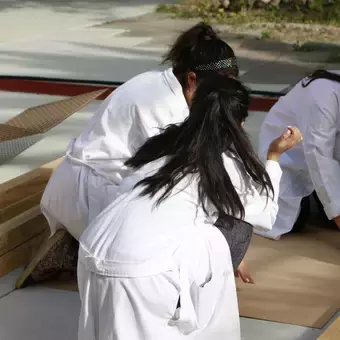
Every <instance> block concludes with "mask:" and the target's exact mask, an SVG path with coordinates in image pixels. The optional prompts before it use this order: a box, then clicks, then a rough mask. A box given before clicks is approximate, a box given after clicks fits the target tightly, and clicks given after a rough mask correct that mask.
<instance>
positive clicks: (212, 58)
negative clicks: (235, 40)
mask: <svg viewBox="0 0 340 340" xmlns="http://www.w3.org/2000/svg"><path fill="white" fill-rule="evenodd" d="M228 58H235V53H234V51H233V49H232V48H231V47H230V46H229V45H228V44H227V43H225V42H224V41H223V40H221V39H220V37H219V36H218V35H217V33H216V31H214V29H213V28H212V27H211V26H210V25H208V24H206V23H204V22H201V23H199V24H197V25H195V26H194V27H192V28H190V29H189V30H187V31H185V32H183V33H182V34H181V35H180V36H179V37H178V38H177V40H176V41H175V43H174V44H173V45H172V46H171V48H170V50H169V51H168V53H167V54H166V55H165V56H164V59H163V64H165V63H170V64H171V65H172V67H173V70H174V74H175V75H176V76H177V78H178V79H179V81H180V83H181V84H182V86H183V87H185V86H186V83H185V82H186V75H187V73H188V72H195V73H196V75H197V77H198V78H203V77H205V76H206V75H209V73H214V74H216V73H219V74H224V75H228V76H232V77H237V76H238V73H239V70H238V67H237V65H235V66H234V67H231V68H224V69H220V70H216V71H197V70H196V67H197V66H200V65H207V64H210V63H215V62H218V61H220V60H224V59H228Z"/></svg>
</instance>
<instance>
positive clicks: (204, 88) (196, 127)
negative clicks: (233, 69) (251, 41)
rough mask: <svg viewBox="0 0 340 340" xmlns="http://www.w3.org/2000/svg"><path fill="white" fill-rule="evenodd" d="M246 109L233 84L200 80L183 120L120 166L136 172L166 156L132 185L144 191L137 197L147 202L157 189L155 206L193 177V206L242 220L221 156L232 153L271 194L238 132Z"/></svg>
mask: <svg viewBox="0 0 340 340" xmlns="http://www.w3.org/2000/svg"><path fill="white" fill-rule="evenodd" d="M248 104H249V93H248V91H247V89H246V88H245V87H244V86H243V85H242V84H241V83H240V82H239V81H237V80H235V79H232V78H229V77H227V76H222V75H217V76H216V75H215V76H214V77H212V78H206V79H205V80H203V81H202V82H201V83H200V84H199V85H198V88H197V90H196V93H195V95H194V99H193V102H192V106H191V109H190V114H189V117H188V118H187V119H186V120H185V121H184V122H183V123H182V124H180V125H170V126H168V127H167V128H166V129H165V130H163V132H162V133H160V134H159V135H156V136H154V137H151V138H150V139H148V140H147V142H146V143H145V144H144V145H143V146H142V147H141V148H140V149H139V150H138V151H137V153H136V154H135V155H134V156H133V157H132V158H130V159H129V160H128V161H127V162H126V163H125V164H126V165H127V166H129V167H132V168H135V169H138V168H140V167H142V166H143V165H145V164H147V163H149V162H151V161H154V160H156V159H159V158H161V157H164V156H167V158H166V163H165V164H164V165H163V166H162V167H161V168H160V169H159V170H158V171H157V172H156V173H155V174H154V175H151V176H149V177H147V178H145V179H143V180H142V181H140V182H139V183H137V185H136V186H142V187H144V190H143V191H142V193H141V195H150V196H151V197H153V196H155V195H156V194H157V193H158V192H159V191H160V190H162V189H163V190H162V195H161V196H160V198H159V199H158V200H157V204H160V203H161V202H162V201H163V200H164V199H166V198H167V197H168V196H169V195H170V194H171V191H172V189H173V188H174V187H175V186H176V184H177V183H179V182H180V181H181V180H182V179H183V178H184V177H185V176H187V175H188V174H197V175H198V178H199V180H198V195H199V203H200V204H201V205H202V206H203V209H204V211H205V213H207V209H206V203H207V202H208V201H209V202H211V203H212V204H213V205H214V206H215V207H216V208H217V211H218V213H219V215H220V216H225V215H226V214H229V215H232V216H238V217H240V218H244V207H243V205H242V202H241V200H240V198H239V195H238V194H237V192H236V190H235V188H234V186H233V184H232V181H231V179H230V177H229V175H228V172H227V171H226V169H225V166H224V163H223V158H222V153H223V152H226V151H228V150H229V151H232V152H235V153H236V154H237V155H238V157H239V158H240V159H241V160H242V162H243V165H244V168H245V170H246V172H247V173H248V174H249V175H250V176H251V178H252V179H253V180H254V181H255V182H256V183H258V184H260V185H261V186H262V188H263V190H265V191H266V192H267V195H269V192H270V191H271V192H273V187H272V184H271V181H270V178H269V175H268V174H267V172H266V171H265V168H264V166H263V164H262V163H261V161H260V160H259V159H258V157H257V156H256V153H255V152H254V150H253V148H252V146H251V143H250V141H249V139H248V136H247V134H246V132H245V131H244V129H243V127H242V122H244V120H245V119H246V117H247V116H248ZM227 170H228V169H227Z"/></svg>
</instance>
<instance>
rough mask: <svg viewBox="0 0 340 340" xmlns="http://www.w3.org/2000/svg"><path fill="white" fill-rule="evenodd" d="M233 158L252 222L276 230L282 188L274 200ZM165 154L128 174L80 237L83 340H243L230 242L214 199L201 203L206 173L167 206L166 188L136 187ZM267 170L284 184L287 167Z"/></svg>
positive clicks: (189, 180)
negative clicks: (158, 191) (162, 194)
mask: <svg viewBox="0 0 340 340" xmlns="http://www.w3.org/2000/svg"><path fill="white" fill-rule="evenodd" d="M223 158H224V162H225V167H226V169H228V173H229V176H230V177H231V179H232V182H233V184H234V186H235V189H236V190H237V192H238V193H239V195H240V199H241V201H242V203H243V204H244V207H245V211H246V214H245V215H246V216H245V220H246V221H247V222H249V223H251V224H253V225H254V226H255V227H257V228H260V229H262V230H269V229H271V227H272V224H273V223H274V221H275V217H276V213H277V195H274V197H273V199H270V198H269V199H267V197H266V196H265V195H264V194H261V193H260V192H259V191H258V189H257V186H256V185H255V183H253V182H252V180H251V179H250V177H248V176H247V175H246V173H245V170H244V168H243V166H242V164H241V162H240V161H239V160H238V159H236V158H235V157H233V156H231V155H230V154H229V153H228V155H223ZM163 161H164V160H158V161H155V162H153V163H150V164H148V165H146V166H145V167H143V168H142V169H140V170H138V171H136V172H135V173H134V174H132V175H131V176H129V177H126V178H125V179H124V180H123V181H122V182H121V184H120V187H119V190H118V191H116V193H117V196H119V197H118V198H117V199H116V200H115V201H113V202H112V203H110V204H109V205H107V207H106V208H105V209H104V210H103V211H102V213H101V214H100V215H98V216H97V217H96V218H94V219H93V221H92V223H91V224H90V227H89V228H87V229H86V230H85V232H84V233H83V235H82V236H81V238H80V251H79V290H80V296H81V301H82V308H81V315H80V327H79V340H90V339H91V340H93V339H96V340H104V339H115V340H123V339H124V340H125V339H129V340H142V339H148V340H156V339H162V340H177V339H182V338H185V339H193V338H195V337H196V336H200V337H199V339H206V340H208V339H221V340H222V339H228V340H240V329H239V315H238V305H237V297H236V289H235V280H234V271H233V267H232V262H231V257H230V251H229V247H228V244H227V242H226V240H225V239H224V237H223V235H222V233H221V232H220V231H219V230H218V229H217V228H216V227H214V225H213V223H215V221H216V218H217V216H216V210H215V208H214V207H213V206H211V205H210V206H209V207H208V209H209V216H206V215H205V214H204V212H203V209H202V207H201V206H200V205H198V194H197V181H196V177H192V176H187V177H186V178H185V179H183V180H182V181H181V182H180V183H179V184H178V185H177V186H176V187H175V188H174V189H173V192H172V193H171V195H170V197H169V198H167V199H166V200H165V201H163V202H162V203H161V204H160V205H159V206H155V202H156V199H157V197H158V196H157V195H156V197H154V198H150V197H149V196H142V197H140V196H139V195H138V194H139V193H140V191H141V190H142V189H141V188H138V187H137V188H136V189H133V190H130V189H131V188H133V186H134V185H135V184H136V183H137V182H138V181H139V180H140V179H142V178H145V176H147V175H148V174H151V173H153V171H156V170H157V169H158V168H159V167H160V166H161V165H162V164H163ZM266 168H267V171H268V173H269V175H270V177H271V180H272V182H273V185H274V188H275V192H277V191H278V186H279V182H280V178H281V169H280V166H279V164H278V163H277V162H273V161H268V162H267V164H266ZM179 297H180V303H181V307H180V309H178V310H177V311H176V304H177V302H178V298H179ZM222 302H223V306H221V303H222ZM175 311H176V312H175ZM209 325H210V329H209ZM202 331H203V332H202ZM215 335H216V337H215ZM217 335H218V336H217Z"/></svg>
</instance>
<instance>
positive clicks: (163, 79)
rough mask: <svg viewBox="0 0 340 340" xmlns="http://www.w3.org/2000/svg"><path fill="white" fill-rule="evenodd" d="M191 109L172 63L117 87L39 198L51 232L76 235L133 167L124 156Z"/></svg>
mask: <svg viewBox="0 0 340 340" xmlns="http://www.w3.org/2000/svg"><path fill="white" fill-rule="evenodd" d="M188 114H189V110H188V105H187V102H186V100H185V98H184V95H183V90H182V87H181V85H180V83H179V82H178V80H177V78H176V77H175V76H174V74H173V72H172V69H168V70H165V71H152V72H146V73H143V74H141V75H138V76H136V77H134V78H133V79H131V80H129V81H128V82H126V83H125V84H123V85H122V86H120V87H119V88H118V89H117V90H115V91H114V92H113V93H112V94H111V95H110V96H109V97H108V98H107V99H106V100H105V102H104V103H103V104H102V105H101V107H100V108H99V110H98V111H97V113H96V114H95V115H94V116H93V118H92V119H91V120H90V122H89V124H88V127H87V128H86V129H85V131H84V132H83V133H82V134H81V135H80V136H79V137H78V138H76V139H74V140H72V141H71V143H70V145H69V147H68V150H67V152H66V157H65V159H64V160H63V162H62V163H61V165H60V166H59V167H58V168H57V169H56V171H55V172H54V173H53V175H52V177H51V179H50V181H49V183H48V185H47V187H46V189H45V192H44V195H43V198H42V201H41V209H42V212H43V213H44V215H45V216H46V218H47V220H48V222H49V225H50V228H51V232H52V234H53V233H55V231H56V230H57V229H58V228H59V227H60V226H61V225H62V226H64V227H66V229H67V230H68V231H69V232H70V233H71V234H72V235H73V236H74V237H75V238H76V239H79V237H80V235H81V234H82V232H83V231H84V229H85V228H86V226H87V225H88V224H89V220H91V218H92V216H96V215H97V214H98V213H99V212H100V211H101V210H102V209H103V208H104V207H105V205H104V202H107V201H108V199H107V197H111V196H112V195H114V192H115V190H116V186H115V185H118V184H119V183H120V181H121V180H122V179H123V178H124V177H125V176H126V175H127V174H128V173H129V170H128V169H127V168H126V167H125V166H124V162H125V161H126V160H127V159H128V158H130V157H131V156H132V155H133V154H134V153H135V151H136V150H137V149H138V148H139V147H140V146H141V145H143V144H144V143H145V141H146V140H147V139H148V138H149V137H151V136H153V135H155V134H158V133H159V129H160V128H164V127H165V126H167V125H169V124H175V123H180V122H182V121H183V120H184V119H185V118H186V117H187V116H188Z"/></svg>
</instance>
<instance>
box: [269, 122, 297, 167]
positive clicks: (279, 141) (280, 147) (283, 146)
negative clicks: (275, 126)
mask: <svg viewBox="0 0 340 340" xmlns="http://www.w3.org/2000/svg"><path fill="white" fill-rule="evenodd" d="M302 140H303V137H302V134H301V132H300V130H299V129H298V128H297V127H292V126H289V127H288V129H287V130H286V131H285V132H284V133H283V134H282V135H281V136H280V137H278V138H276V139H274V140H273V141H272V142H271V144H270V146H269V150H268V154H267V159H269V160H274V161H277V162H278V161H279V159H280V156H281V154H283V153H284V152H286V151H287V150H289V149H291V148H292V147H293V146H295V145H296V144H298V143H300V142H301V141H302Z"/></svg>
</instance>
